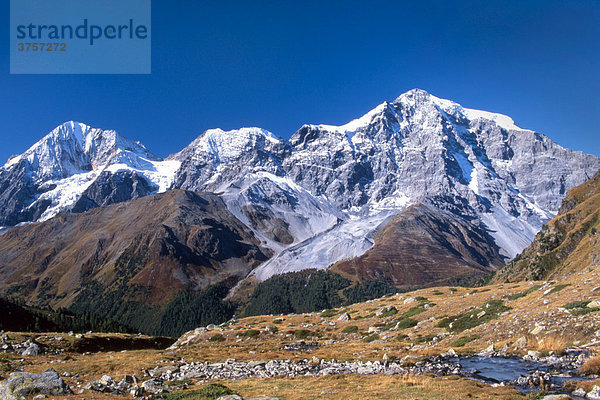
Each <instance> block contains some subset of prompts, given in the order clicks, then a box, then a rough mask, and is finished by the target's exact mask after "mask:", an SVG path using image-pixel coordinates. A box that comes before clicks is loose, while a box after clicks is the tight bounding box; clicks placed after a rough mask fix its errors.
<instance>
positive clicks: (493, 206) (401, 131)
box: [0, 89, 600, 279]
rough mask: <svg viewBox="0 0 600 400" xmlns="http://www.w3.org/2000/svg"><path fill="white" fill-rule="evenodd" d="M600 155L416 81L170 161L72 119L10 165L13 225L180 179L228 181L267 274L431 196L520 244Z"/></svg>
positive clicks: (226, 137)
mask: <svg viewBox="0 0 600 400" xmlns="http://www.w3.org/2000/svg"><path fill="white" fill-rule="evenodd" d="M28 160H29V161H28ZM599 168H600V160H599V159H598V158H597V157H595V156H591V155H586V154H584V153H581V152H575V151H572V150H568V149H564V148H562V147H561V146H559V145H557V144H556V143H554V142H552V141H551V140H550V139H549V138H547V137H545V136H543V135H541V134H538V133H536V132H533V131H530V130H525V129H521V128H519V127H518V126H517V125H516V124H515V123H514V121H513V120H512V119H511V118H510V117H508V116H505V115H502V114H497V113H491V112H487V111H479V110H473V109H468V108H464V107H462V106H461V105H460V104H458V103H455V102H453V101H450V100H445V99H441V98H438V97H436V96H433V95H431V94H429V93H427V92H426V91H424V90H421V89H413V90H411V91H409V92H407V93H404V94H402V95H401V96H399V97H398V98H396V99H395V100H394V101H393V102H383V103H381V104H380V105H378V106H377V107H375V108H374V109H373V110H371V111H369V112H367V113H365V114H364V115H363V116H362V117H360V118H357V119H354V120H352V121H350V122H348V123H346V124H343V125H340V126H335V125H326V124H321V125H303V126H302V127H301V128H300V129H299V130H298V131H297V132H296V133H294V134H293V135H292V136H291V138H290V139H289V140H287V141H286V140H282V139H281V138H279V137H277V136H276V135H274V134H272V133H271V132H269V131H266V130H264V129H261V128H256V127H250V128H240V129H235V130H229V131H225V130H222V129H209V130H207V131H204V132H203V133H202V134H200V135H199V136H198V137H197V138H196V139H194V141H192V142H191V143H190V144H189V145H188V146H187V147H185V148H184V149H183V150H181V151H180V152H179V153H176V154H174V155H172V156H170V157H169V159H168V160H164V161H161V160H159V159H158V158H157V157H155V156H153V155H152V154H151V153H150V152H149V151H148V150H147V149H146V148H145V147H144V146H143V145H142V144H141V143H138V142H134V141H130V140H128V139H125V138H123V137H122V136H120V135H119V134H118V133H116V132H115V131H104V130H98V129H94V128H90V127H88V126H86V125H84V124H79V123H74V122H69V123H66V124H63V125H61V126H60V127H58V128H56V129H55V130H54V131H53V132H51V134H49V135H47V136H46V137H45V138H44V139H42V141H40V142H38V144H36V146H34V147H32V149H30V150H28V151H27V152H25V153H24V154H23V155H21V156H18V157H15V158H11V159H10V161H9V163H7V164H6V165H5V166H4V167H3V168H2V169H0V185H2V187H8V188H9V189H8V190H6V191H5V192H4V193H2V194H0V218H1V219H0V225H15V224H16V223H19V222H23V221H35V220H40V219H46V218H49V217H51V216H52V215H55V214H56V213H57V212H59V211H60V210H64V209H72V210H76V211H83V210H87V209H89V208H91V207H97V206H102V205H105V204H110V203H111V202H117V201H124V200H129V199H131V198H135V197H139V196H143V195H145V194H149V193H155V192H161V191H165V190H168V189H171V188H178V189H186V190H193V191H209V192H214V193H219V194H220V195H221V196H222V198H223V200H224V201H225V203H226V204H227V206H228V208H229V210H230V211H231V212H232V213H233V214H234V215H235V216H236V217H237V218H238V219H239V220H240V221H242V223H244V224H246V225H247V226H248V227H249V228H250V229H252V230H253V231H254V232H255V233H256V234H257V236H258V237H260V238H261V240H263V242H264V244H265V245H266V246H268V247H270V248H271V249H272V250H273V252H274V253H275V256H274V257H273V258H272V259H271V260H269V261H268V262H267V263H265V264H264V265H263V266H260V267H259V268H258V269H257V270H256V276H258V277H260V278H261V279H264V278H267V277H269V276H271V275H273V274H276V273H280V272H281V271H284V270H285V271H295V270H299V269H303V268H307V267H310V268H327V267H328V266H329V265H331V264H332V263H334V262H336V261H339V260H340V258H344V257H348V256H356V255H360V254H362V253H363V252H364V251H366V250H367V249H368V248H370V247H371V246H372V245H373V240H372V238H373V237H374V234H375V232H376V231H377V230H378V229H379V228H380V227H381V226H383V224H385V223H386V221H388V220H389V219H390V218H391V217H393V216H394V215H395V214H398V213H399V212H401V211H403V210H405V209H406V208H407V207H409V206H411V205H414V204H417V203H424V204H425V203H426V204H428V205H430V206H432V207H436V208H438V209H439V210H443V212H444V213H447V214H448V213H449V214H451V215H453V216H455V218H457V219H459V220H461V221H463V222H466V223H468V224H471V225H473V226H477V227H478V229H483V230H484V231H488V232H489V233H490V235H491V236H492V237H493V240H494V241H495V243H494V246H498V247H499V248H500V249H501V250H502V254H503V255H505V256H507V257H513V256H514V255H516V254H517V253H518V252H519V251H521V250H522V249H523V248H524V247H525V246H527V245H528V244H529V243H530V242H531V240H532V239H533V237H534V235H535V233H536V232H537V231H538V230H539V229H540V228H541V226H542V225H543V223H545V222H546V221H547V220H548V219H549V218H551V217H552V216H553V215H555V214H556V212H557V210H558V208H559V206H560V203H561V200H562V198H563V196H564V195H565V193H566V191H567V190H568V189H569V188H571V187H574V186H576V185H578V184H580V183H582V182H583V180H584V179H585V178H586V176H587V177H589V176H592V175H593V174H594V173H595V172H596V171H597V170H598V169H599ZM50 172H51V173H50ZM461 224H462V223H461ZM461 226H462V225H461Z"/></svg>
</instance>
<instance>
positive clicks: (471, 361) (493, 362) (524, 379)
mask: <svg viewBox="0 0 600 400" xmlns="http://www.w3.org/2000/svg"><path fill="white" fill-rule="evenodd" d="M450 361H452V362H453V363H459V364H460V365H461V366H462V371H463V372H465V373H466V375H467V376H469V377H471V378H472V379H476V380H479V381H482V382H486V383H490V384H494V383H504V384H506V385H512V386H514V387H515V388H517V389H519V390H521V391H523V392H528V391H529V390H530V389H531V387H530V385H529V383H528V381H529V379H530V378H531V377H535V376H537V377H538V378H539V377H540V376H542V377H544V382H545V384H549V386H550V388H551V390H552V391H556V392H562V386H563V384H564V383H565V382H566V381H570V380H587V379H591V378H587V377H582V376H578V375H577V371H576V370H575V369H569V368H568V367H557V366H556V365H548V364H544V363H540V362H536V361H531V360H526V359H523V358H518V357H481V356H472V357H456V358H452V359H450ZM548 378H549V379H548ZM534 380H535V378H534ZM538 382H539V381H538ZM538 384H539V383H536V385H535V386H536V389H537V385H538Z"/></svg>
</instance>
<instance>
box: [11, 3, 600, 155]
mask: <svg viewBox="0 0 600 400" xmlns="http://www.w3.org/2000/svg"><path fill="white" fill-rule="evenodd" d="M8 3H9V2H8V1H7V2H4V4H5V9H4V11H5V12H4V15H5V20H4V21H3V22H4V24H2V25H1V26H0V30H1V31H2V33H3V35H5V36H4V37H5V38H7V37H8V35H9V31H8V29H9V28H8V26H9V24H8V22H9V21H8V19H9V18H8V17H9V12H8V7H9V6H8ZM173 3H174V2H168V1H165V0H153V1H152V55H153V61H152V71H153V72H152V74H151V75H9V73H8V72H9V71H8V68H9V60H8V42H7V40H5V41H2V42H0V54H1V57H2V60H3V62H2V64H1V65H2V66H1V68H2V70H1V71H0V87H2V88H3V90H2V92H1V93H2V95H1V96H0V106H1V107H2V108H1V110H2V112H0V124H2V127H3V132H2V134H1V137H0V138H1V140H2V146H0V163H2V164H3V163H4V161H5V160H6V159H7V158H8V157H9V156H10V155H12V154H19V153H22V152H24V151H25V150H26V149H27V148H29V147H30V146H31V145H32V144H34V143H35V142H37V141H38V140H39V139H40V138H41V137H43V136H44V135H45V134H47V133H48V132H49V131H51V130H52V129H53V128H55V127H56V126H58V125H59V124H61V123H63V122H65V121H68V120H77V121H80V122H84V123H86V124H89V125H91V126H94V127H98V128H103V129H115V130H117V131H118V132H120V133H121V134H123V135H124V136H126V137H128V138H130V139H135V140H139V141H141V142H142V143H144V145H146V146H147V147H148V148H149V149H150V150H151V151H152V152H154V153H156V154H157V155H159V156H162V157H164V156H167V155H169V154H171V153H174V152H177V151H179V150H181V149H182V148H183V147H185V146H186V145H187V144H189V143H190V142H191V141H192V140H193V139H194V138H195V137H197V136H198V135H199V134H200V133H201V132H202V131H204V130H206V129H210V128H217V127H219V128H223V129H226V130H229V129H235V128H239V127H242V126H258V127H261V128H264V129H267V130H269V131H271V132H273V133H275V134H277V135H279V136H282V137H283V138H285V139H287V138H289V136H290V135H291V134H292V133H294V132H295V131H296V130H297V129H299V128H300V126H301V125H302V124H329V125H341V124H344V123H346V122H348V121H350V120H352V119H355V118H358V117H360V116H362V115H363V114H365V113H366V112H368V111H370V110H371V109H372V108H374V107H375V106H377V105H378V104H380V103H382V102H383V101H393V100H394V99H395V98H396V97H397V96H398V95H400V94H402V93H404V92H406V91H408V90H410V89H413V88H417V87H418V88H422V89H424V90H426V91H428V92H429V93H431V94H433V95H435V96H437V97H440V98H445V99H449V100H452V101H455V102H457V103H459V104H461V105H462V106H463V107H465V108H473V109H479V110H485V111H490V112H495V113H501V114H506V115H508V116H510V117H511V118H513V119H514V121H515V124H516V125H518V126H520V127H522V128H527V129H532V130H535V131H537V132H540V133H543V134H545V135H547V136H548V137H550V138H551V139H552V140H553V141H555V142H557V143H558V144H560V145H561V146H563V147H567V148H572V149H574V150H581V151H584V152H586V153H591V154H595V155H597V156H600V134H599V133H600V118H598V116H600V78H599V77H598V71H600V44H599V43H600V24H598V21H600V1H595V0H589V1H580V0H571V1H552V0H549V1H538V0H531V1H528V2H519V1H511V0H509V1H505V2H501V4H497V3H499V2H484V1H433V0H432V1H428V0H424V1H419V2H408V1H398V2H389V1H388V2H386V1H377V0H376V1H372V2H368V3H365V2H358V1H345V2H341V1H328V2H326V4H321V3H319V2H316V1H304V2H272V1H255V2H252V3H248V2H241V1H232V2H228V3H227V4H218V3H217V2H194V3H193V4H191V5H188V4H183V2H178V3H176V4H173ZM201 3H203V4H201ZM492 3H493V4H492ZM523 3H525V4H523Z"/></svg>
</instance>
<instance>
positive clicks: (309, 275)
mask: <svg viewBox="0 0 600 400" xmlns="http://www.w3.org/2000/svg"><path fill="white" fill-rule="evenodd" d="M397 291H398V290H397V289H396V288H395V287H394V286H392V285H390V284H387V283H384V282H373V281H366V282H360V283H353V282H352V281H350V280H348V279H346V278H343V277H342V276H340V275H338V274H335V273H333V272H329V271H317V270H304V271H300V272H290V273H287V274H283V275H275V276H273V277H271V278H269V279H267V280H265V281H264V282H261V283H259V284H258V286H257V287H256V289H255V290H254V293H253V294H252V297H251V298H250V302H249V304H248V306H247V307H246V309H245V311H244V314H245V315H261V314H290V313H305V312H313V311H319V310H324V309H327V308H335V307H339V306H342V305H348V304H352V303H358V302H361V301H366V300H370V299H375V298H378V297H381V296H383V295H385V294H389V293H396V292H397Z"/></svg>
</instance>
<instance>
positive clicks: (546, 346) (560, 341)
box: [527, 334, 582, 352]
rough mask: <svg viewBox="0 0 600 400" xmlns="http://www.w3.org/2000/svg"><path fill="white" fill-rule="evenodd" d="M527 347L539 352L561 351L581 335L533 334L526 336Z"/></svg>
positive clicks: (579, 338) (571, 344)
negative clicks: (540, 335) (538, 335)
mask: <svg viewBox="0 0 600 400" xmlns="http://www.w3.org/2000/svg"><path fill="white" fill-rule="evenodd" d="M527 339H528V340H527V343H528V344H529V346H528V348H530V349H531V350H537V351H541V352H550V351H554V352H561V351H563V350H564V349H566V348H569V347H571V346H573V342H575V341H577V340H580V341H581V339H582V337H581V335H578V336H571V335H569V336H566V335H558V334H550V335H545V336H542V337H537V336H533V335H528V336H527Z"/></svg>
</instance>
